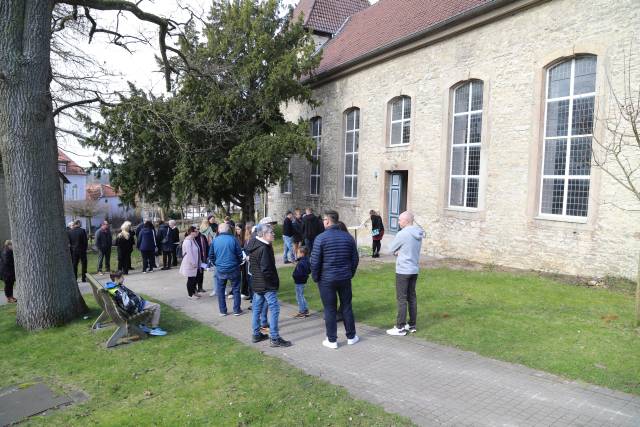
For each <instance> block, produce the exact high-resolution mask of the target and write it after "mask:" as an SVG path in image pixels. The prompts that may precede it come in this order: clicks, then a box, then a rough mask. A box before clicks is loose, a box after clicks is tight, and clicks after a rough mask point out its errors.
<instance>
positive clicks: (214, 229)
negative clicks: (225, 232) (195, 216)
mask: <svg viewBox="0 0 640 427" xmlns="http://www.w3.org/2000/svg"><path fill="white" fill-rule="evenodd" d="M209 227H211V231H213V232H214V233H217V232H218V223H217V222H212V223H211V224H210V225H209Z"/></svg>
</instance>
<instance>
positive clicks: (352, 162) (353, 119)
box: [343, 109, 360, 198]
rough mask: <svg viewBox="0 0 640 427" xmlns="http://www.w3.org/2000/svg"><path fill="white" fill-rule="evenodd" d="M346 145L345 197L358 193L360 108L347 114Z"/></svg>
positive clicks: (354, 196) (351, 196)
mask: <svg viewBox="0 0 640 427" xmlns="http://www.w3.org/2000/svg"><path fill="white" fill-rule="evenodd" d="M346 117H347V127H346V130H345V138H344V140H345V145H344V191H343V194H344V197H346V198H356V197H357V195H358V146H359V144H360V141H359V140H360V110H359V109H353V110H351V111H350V112H349V113H347V115H346Z"/></svg>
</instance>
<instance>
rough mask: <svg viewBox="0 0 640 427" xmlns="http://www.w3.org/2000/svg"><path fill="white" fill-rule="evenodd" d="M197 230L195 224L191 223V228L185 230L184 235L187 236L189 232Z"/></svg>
mask: <svg viewBox="0 0 640 427" xmlns="http://www.w3.org/2000/svg"><path fill="white" fill-rule="evenodd" d="M196 230H197V228H196V227H195V226H193V225H190V226H189V228H187V231H185V233H184V237H187V236H188V235H189V234H191V233H193V232H194V231H196Z"/></svg>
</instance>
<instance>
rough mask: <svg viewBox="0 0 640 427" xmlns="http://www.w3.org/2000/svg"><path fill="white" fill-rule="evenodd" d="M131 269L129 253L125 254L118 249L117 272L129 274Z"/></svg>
mask: <svg viewBox="0 0 640 427" xmlns="http://www.w3.org/2000/svg"><path fill="white" fill-rule="evenodd" d="M130 268H131V252H126V251H123V250H120V248H118V270H119V271H122V272H123V273H124V274H129V269H130Z"/></svg>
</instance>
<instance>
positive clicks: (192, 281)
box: [187, 276, 196, 296]
mask: <svg viewBox="0 0 640 427" xmlns="http://www.w3.org/2000/svg"><path fill="white" fill-rule="evenodd" d="M187 293H188V294H189V296H192V295H193V294H195V293H196V278H195V276H194V277H187Z"/></svg>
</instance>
